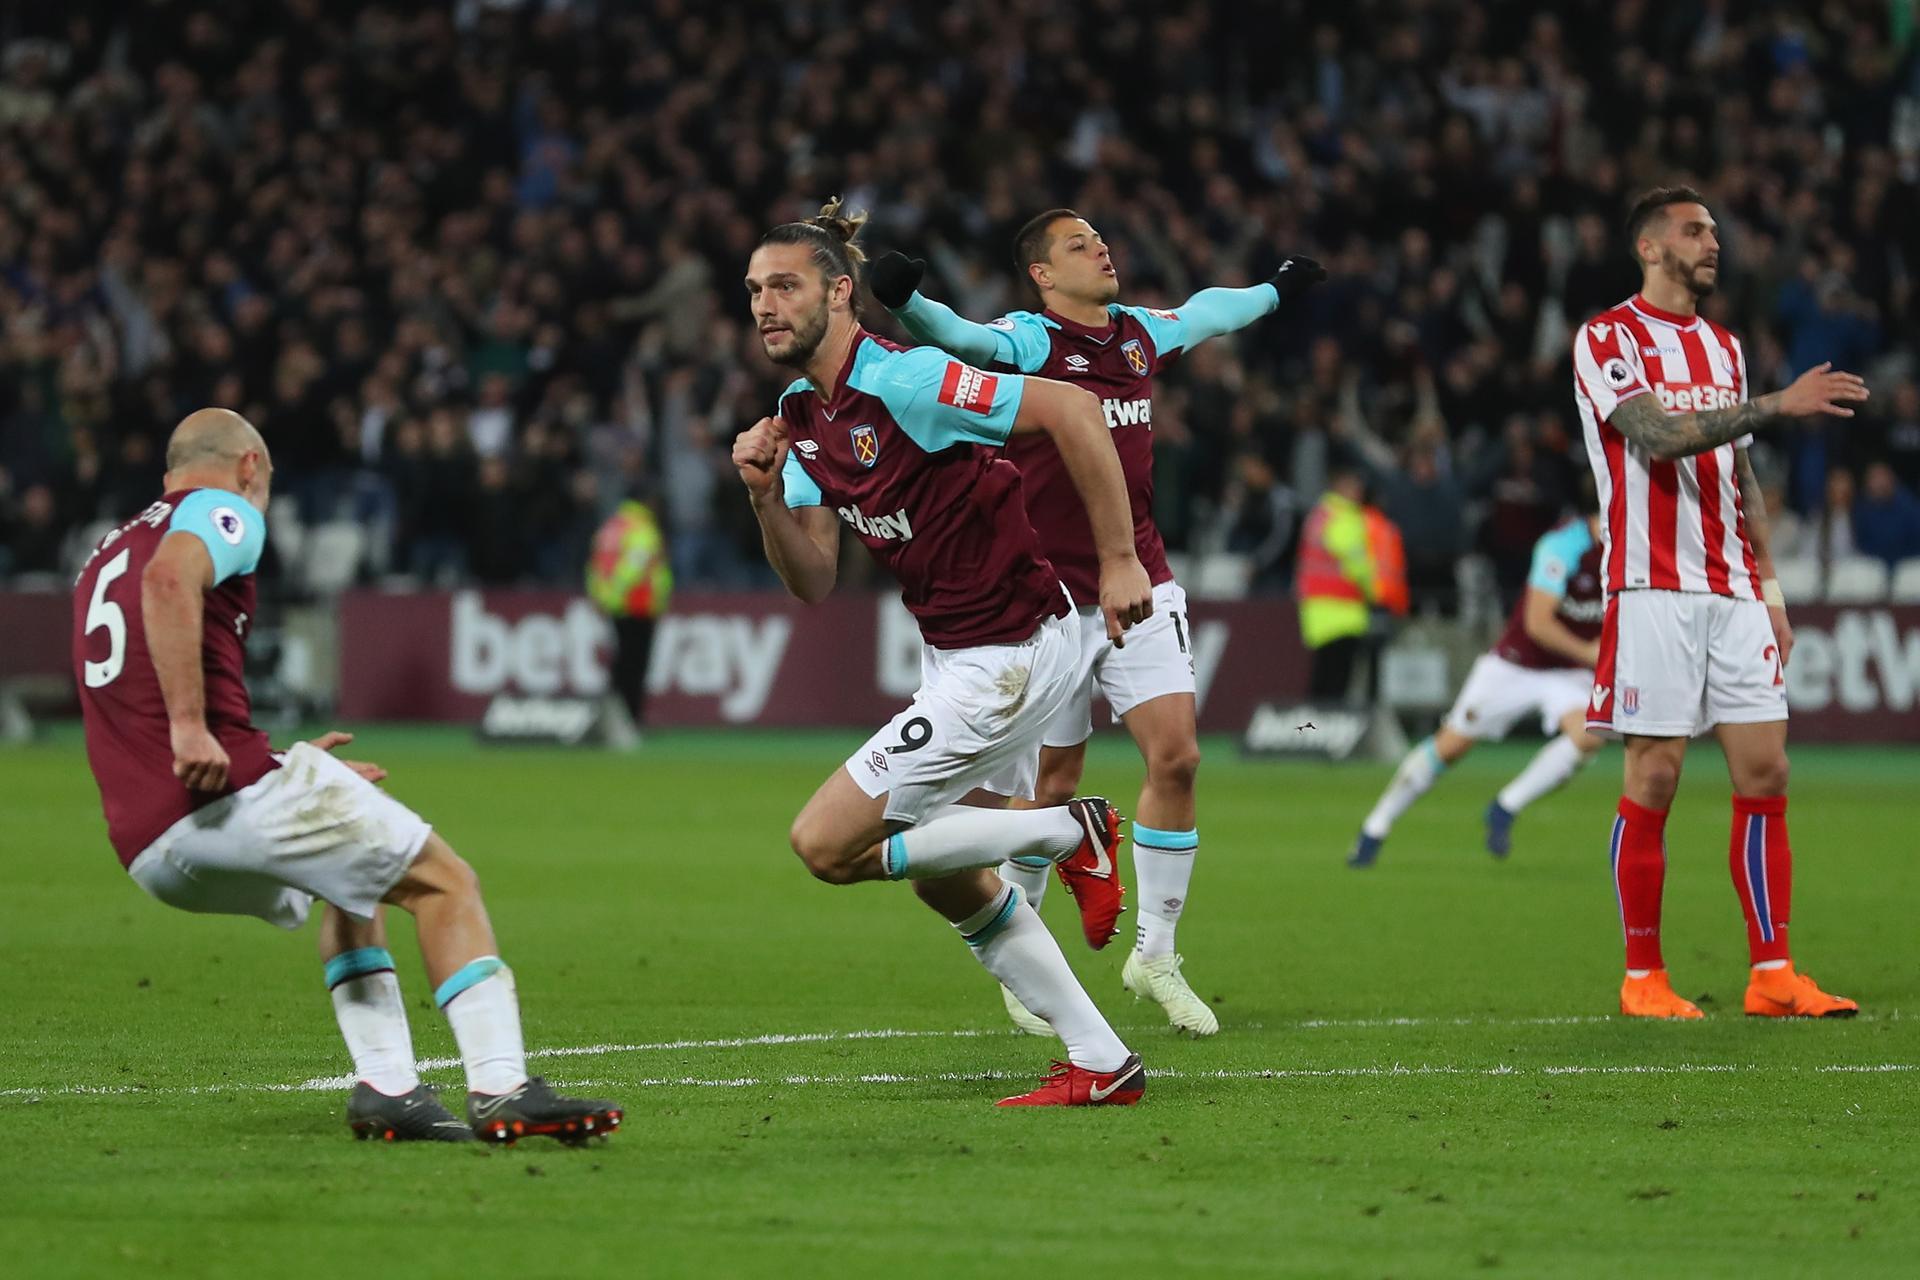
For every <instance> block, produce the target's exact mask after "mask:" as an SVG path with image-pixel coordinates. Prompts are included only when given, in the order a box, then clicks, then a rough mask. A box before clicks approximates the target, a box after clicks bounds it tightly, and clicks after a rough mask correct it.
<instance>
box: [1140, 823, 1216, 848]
mask: <svg viewBox="0 0 1920 1280" xmlns="http://www.w3.org/2000/svg"><path fill="white" fill-rule="evenodd" d="M1133 842H1134V843H1135V844H1136V845H1140V844H1144V845H1146V846H1147V847H1148V848H1150V849H1164V850H1166V851H1167V852H1169V853H1183V852H1186V851H1187V850H1189V849H1198V848H1199V847H1200V832H1199V831H1198V830H1193V831H1162V830H1160V829H1159V828H1158V827H1143V826H1141V825H1140V824H1139V823H1137V822H1136V823H1134V824H1133Z"/></svg>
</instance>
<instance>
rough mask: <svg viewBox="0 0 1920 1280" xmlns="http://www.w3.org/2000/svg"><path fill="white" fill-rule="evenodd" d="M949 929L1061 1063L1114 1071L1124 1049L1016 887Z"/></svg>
mask: <svg viewBox="0 0 1920 1280" xmlns="http://www.w3.org/2000/svg"><path fill="white" fill-rule="evenodd" d="M1033 812H1044V810H1033ZM954 928H956V929H958V930H959V931H960V936H961V937H963V938H965V939H966V940H967V946H968V947H969V948H970V949H971V950H972V951H973V954H974V955H976V956H978V957H979V959H980V963H981V964H983V965H985V966H986V968H987V972H988V973H991V974H992V975H993V976H994V977H996V978H998V979H1000V982H1001V985H1003V986H1005V987H1006V988H1007V990H1009V991H1011V992H1013V994H1014V995H1015V996H1016V997H1017V998H1018V999H1019V1001H1020V1003H1021V1004H1023V1005H1025V1006H1026V1007H1027V1009H1028V1010H1029V1011H1030V1012H1031V1013H1032V1014H1033V1015H1034V1016H1035V1017H1037V1018H1039V1019H1041V1020H1042V1021H1043V1022H1045V1023H1046V1024H1047V1025H1048V1026H1050V1027H1052V1028H1053V1032H1054V1034H1055V1035H1057V1036H1059V1037H1060V1039H1061V1041H1062V1042H1064V1043H1065V1044H1066V1046H1067V1061H1069V1062H1071V1063H1073V1064H1074V1065H1075V1066H1077V1067H1085V1068H1087V1069H1088V1070H1090V1071H1114V1070H1117V1069H1119V1067H1120V1064H1121V1063H1123V1062H1125V1061H1126V1060H1127V1046H1126V1045H1125V1044H1123V1043H1122V1042H1121V1040H1120V1037H1119V1036H1117V1035H1115V1034H1114V1033H1113V1028H1112V1027H1110V1026H1108V1025H1107V1020H1106V1019H1105V1018H1104V1017H1102V1016H1101V1015H1100V1010H1099V1009H1097V1008H1095V1007H1094V1003H1093V998H1092V997H1091V996H1089V995H1088V994H1087V992H1086V988H1084V987H1082V986H1081V985H1080V980H1079V979H1078V978H1076V977H1074V976H1073V970H1072V969H1070V968H1069V967H1068V966H1067V958H1066V956H1064V955H1062V954H1061V953H1060V944H1059V943H1057V942H1055V941H1054V940H1053V935H1052V934H1050V933H1048V932H1047V926H1046V925H1044V924H1042V923H1040V917H1039V916H1038V915H1036V914H1034V910H1033V908H1032V907H1030V906H1028V905H1027V904H1026V903H1025V902H1024V901H1022V900H1021V896H1020V888H1019V886H1017V885H1011V884H1010V885H1007V886H1006V887H1005V888H1003V889H1002V890H1001V891H1000V892H999V893H997V894H995V895H994V898H993V901H992V902H990V903H988V904H987V905H986V906H984V907H982V908H981V909H980V910H979V911H977V912H975V913H974V914H973V915H971V916H969V917H968V918H967V919H965V920H962V921H960V922H959V923H958V924H956V925H954Z"/></svg>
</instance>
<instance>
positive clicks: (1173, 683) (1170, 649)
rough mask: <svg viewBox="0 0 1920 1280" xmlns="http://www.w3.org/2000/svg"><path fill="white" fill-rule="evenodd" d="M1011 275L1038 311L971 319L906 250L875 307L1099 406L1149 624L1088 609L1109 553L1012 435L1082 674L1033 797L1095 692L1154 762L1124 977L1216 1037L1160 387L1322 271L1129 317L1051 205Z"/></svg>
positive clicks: (1078, 743) (1040, 450)
mask: <svg viewBox="0 0 1920 1280" xmlns="http://www.w3.org/2000/svg"><path fill="white" fill-rule="evenodd" d="M1014 266H1015V269H1016V270H1018V271H1019V272H1020V274H1021V276H1022V278H1023V279H1025V280H1026V282H1027V284H1028V286H1029V287H1030V288H1031V290H1032V291H1033V293H1034V295H1035V296H1036V297H1037V298H1038V299H1039V301H1040V304H1041V307H1042V310H1041V311H1039V312H1038V313H1035V312H1030V311H1016V312H1013V313H1012V314H1010V315H1006V316H1002V317H1001V318H1000V319H998V320H995V321H993V322H992V323H990V324H976V323H974V322H973V321H970V320H965V319H962V318H961V317H960V316H958V315H956V314H955V313H954V312H953V311H952V309H951V308H949V307H947V306H945V305H943V304H941V303H938V302H935V301H933V300H931V299H929V298H927V297H925V296H924V295H922V294H920V293H919V292H917V289H918V286H919V283H920V279H921V276H922V275H923V274H924V272H925V270H926V263H925V262H922V261H919V260H917V259H908V258H906V257H905V256H903V255H901V254H897V253H890V254H887V255H886V256H884V257H882V258H881V259H880V260H879V261H878V262H876V263H875V264H874V270H873V292H874V297H876V298H878V299H879V300H880V301H881V302H882V303H883V304H885V305H886V306H887V307H888V308H889V309H890V310H891V311H892V312H893V314H894V315H895V316H897V317H898V318H899V320H900V322H901V323H902V324H903V325H905V326H906V328H907V330H908V331H909V332H910V333H912V334H913V335H914V337H916V338H918V339H920V340H921V341H922V342H930V343H933V344H935V345H936V346H940V347H943V348H945V349H946V350H948V351H951V352H952V353H954V354H955V355H957V356H959V357H960V358H961V359H963V360H968V361H971V362H973V363H975V364H982V365H993V366H995V367H998V368H1005V369H1009V370H1013V371H1016V372H1019V373H1028V374H1045V375H1046V376H1048V377H1051V378H1058V379H1062V380H1067V381H1071V382H1072V383H1074V384H1076V385H1078V386H1081V387H1084V388H1086V389H1087V390H1089V391H1092V392H1093V393H1094V394H1095V395H1097V396H1099V397H1101V400H1100V403H1101V407H1102V409H1103V410H1104V411H1105V415H1106V426H1107V428H1108V429H1109V431H1110V433H1111V435H1112V437H1113V444H1114V448H1115V449H1116V450H1117V451H1118V452H1119V455H1120V463H1121V466H1122V467H1123V468H1124V469H1125V471H1126V481H1127V498H1128V501H1129V503H1130V505H1131V516H1132V529H1133V545H1134V549H1135V552H1136V554H1137V555H1138V556H1139V559H1140V562H1141V563H1142V564H1143V565H1145V566H1146V568H1147V572H1148V574H1149V575H1150V577H1151V578H1152V581H1153V617H1152V619H1150V620H1149V621H1148V622H1147V623H1145V624H1144V625H1142V626H1141V627H1140V628H1139V629H1138V630H1136V631H1133V632H1131V633H1129V635H1128V637H1127V643H1126V646H1125V647H1124V648H1122V647H1120V646H1119V645H1117V644H1109V643H1107V636H1106V634H1105V632H1106V626H1105V622H1104V619H1103V618H1102V617H1101V614H1100V611H1099V610H1098V609H1096V608H1094V607H1093V606H1092V605H1091V604H1090V603H1086V602H1089V601H1091V600H1093V598H1094V589H1095V584H1096V582H1097V581H1098V580H1099V575H1100V564H1101V557H1100V553H1099V549H1098V545H1097V543H1096V541H1095V538H1094V532H1093V528H1092V526H1091V524H1090V523H1089V521H1088V511H1087V508H1086V506H1085V505H1084V504H1083V503H1082V502H1081V501H1080V496H1079V494H1078V493H1077V492H1076V490H1075V485H1074V482H1073V478H1072V477H1071V476H1070V474H1069V471H1068V469H1067V467H1066V466H1064V465H1063V459H1062V456H1061V453H1060V451H1059V450H1058V448H1057V447H1056V443H1055V441H1054V440H1053V439H1051V438H1049V437H1047V436H1045V435H1040V434H1034V435H1024V436H1015V437H1014V438H1013V439H1011V440H1009V441H1008V442H1007V456H1008V457H1009V458H1011V459H1012V460H1013V462H1014V463H1015V465H1016V466H1018V467H1019V469H1020V486H1021V491H1022V493H1023V494H1024V495H1025V498H1026V511H1027V518H1028V520H1030V521H1031V522H1032V524H1033V527H1034V529H1035V530H1036V531H1038V533H1039V537H1040V549H1041V550H1042V551H1043V552H1044V553H1045V554H1046V556H1047V558H1048V559H1049V560H1051V561H1052V562H1053V564H1054V567H1055V568H1057V569H1058V570H1059V572H1060V579H1061V581H1062V582H1064V583H1065V584H1066V586H1067V590H1068V591H1070V592H1072V593H1073V597H1074V599H1075V600H1076V601H1078V602H1081V605H1080V609H1079V614H1078V618H1077V619H1076V622H1077V625H1078V627H1079V629H1080V636H1081V646H1082V647H1081V655H1080V667H1079V670H1078V672H1077V673H1076V675H1075V677H1074V684H1073V690H1072V693H1071V695H1070V696H1069V698H1068V699H1067V701H1066V703H1065V704H1064V705H1063V706H1061V708H1060V709H1059V711H1058V712H1057V713H1055V715H1054V716H1053V718H1052V720H1051V721H1050V722H1049V723H1048V724H1047V726H1046V731H1045V734H1044V736H1043V738H1042V743H1043V745H1042V748H1041V752H1040V780H1039V784H1038V788H1037V791H1036V796H1035V799H1034V801H1033V803H1035V804H1036V805H1057V804H1060V803H1063V802H1064V801H1065V800H1066V799H1067V798H1068V797H1069V796H1071V795H1073V793H1074V791H1075V789H1076V788H1078V787H1079V785H1080V778H1081V775H1082V773H1083V772H1084V771H1085V768H1086V759H1087V739H1088V737H1090V736H1091V735H1092V733H1093V690H1094V686H1095V685H1096V684H1097V685H1098V686H1099V688H1100V693H1101V696H1102V697H1104V698H1105V699H1106V702H1107V705H1108V707H1109V708H1111V710H1112V712H1113V715H1114V716H1115V718H1117V719H1118V720H1120V721H1121V722H1122V723H1124V724H1125V725H1126V727H1127V732H1129V733H1130V734H1132V735H1133V740H1134V742H1135V744H1137V745H1138V747H1139V748H1140V754H1141V756H1142V757H1143V758H1144V759H1145V761H1146V780H1145V782H1144V783H1143V785H1142V786H1141V789H1140V807H1139V809H1138V810H1137V811H1136V814H1135V818H1136V820H1135V822H1134V826H1133V866H1134V877H1135V880H1136V882H1137V884H1138V885H1139V892H1140V918H1139V924H1138V926H1137V927H1136V929H1135V936H1134V947H1133V950H1132V952H1130V953H1129V954H1128V956H1127V962H1126V965H1125V967H1124V968H1123V969H1122V971H1121V981H1122V982H1123V983H1124V984H1125V985H1126V987H1127V989H1128V990H1130V991H1132V992H1133V993H1134V994H1135V996H1136V997H1138V996H1149V997H1151V998H1152V999H1153V1000H1154V1001H1155V1002H1157V1003H1158V1004H1159V1005H1160V1007H1161V1008H1162V1009H1164V1010H1166V1013H1167V1018H1168V1020H1169V1021H1170V1022H1171V1023H1172V1024H1173V1025H1174V1026H1175V1027H1178V1028H1180V1029H1182V1030H1184V1031H1187V1032H1189V1033H1191V1034H1193V1035H1196V1036H1209V1035H1212V1034H1213V1033H1214V1032H1216V1031H1218V1030H1219V1029H1220V1020H1219V1019H1218V1018H1217V1017H1216V1016H1215V1015H1214V1012H1213V1010H1212V1009H1211V1008H1210V1007H1208V1005H1207V1003H1206V1002H1205V1001H1204V1000H1202V999H1200V997H1199V996H1197V995H1195V994H1194V991H1193V988H1192V987H1191V986H1189V985H1188V983H1187V980H1186V978H1185V977H1184V976H1183V975H1182V973H1181V971H1180V969H1181V957H1180V955H1179V954H1178V953H1177V952H1176V951H1175V950H1174V929H1175V925H1176V924H1177V923H1178V921H1179V919H1180V913H1181V911H1182V909H1183V908H1184V907H1185V906H1186V902H1187V888H1188V883H1189V881H1190V880H1191V878H1192V875H1193V862H1194V857H1195V854H1196V853H1197V851H1198V849H1199V847H1200V834H1199V831H1198V827H1197V823H1196V820H1195V810H1194V775H1195V773H1196V771H1197V770H1198V769H1199V766H1200V744H1199V739H1198V735H1197V731H1196V729H1195V722H1194V717H1195V710H1194V672H1193V655H1192V653H1191V652H1190V648H1191V644H1190V628H1189V627H1188V624H1187V598H1186V593H1185V592H1184V591H1182V590H1181V589H1180V584H1179V583H1177V582H1175V581H1174V580H1173V573H1172V571H1171V570H1170V569H1169V568H1168V567H1167V555H1166V548H1165V547H1164V546H1163V545H1162V544H1161V541H1160V531H1159V530H1158V529H1157V528H1155V527H1154V523H1153V379H1154V377H1155V376H1156V375H1157V374H1158V373H1159V372H1160V371H1161V370H1162V369H1165V368H1167V367H1168V366H1170V365H1171V364H1172V363H1173V362H1174V361H1175V360H1177V359H1178V358H1179V357H1180V355H1181V353H1182V352H1185V351H1187V350H1189V349H1190V348H1192V347H1194V346H1197V345H1198V344H1200V343H1202V342H1204V341H1206V340H1207V339H1208V338H1211V337H1215V336H1217V335H1219V334H1223V333H1231V332H1233V331H1234V330H1236V329H1241V328H1244V327H1246V326H1247V325H1249V324H1252V323H1253V322H1254V321H1255V320H1258V319H1259V318H1260V317H1262V316H1264V315H1267V314H1268V313H1270V312H1272V311H1273V310H1274V309H1275V308H1276V307H1278V306H1279V305H1280V303H1281V302H1282V301H1284V300H1285V299H1286V298H1288V297H1290V296H1292V295H1293V294H1295V293H1298V292H1300V291H1302V290H1304V289H1307V288H1309V287H1311V286H1312V285H1314V284H1315V283H1317V282H1319V281H1321V280H1324V279H1325V278H1326V272H1325V271H1324V270H1322V269H1321V267H1320V265H1319V264H1318V263H1316V262H1314V261H1313V260H1312V259H1310V258H1297V257H1296V258H1288V259H1287V260H1286V261H1284V262H1283V263H1281V264H1280V269H1279V271H1278V272H1276V273H1275V274H1274V277H1273V279H1272V280H1270V281H1268V282H1266V283H1264V284H1258V285H1254V286H1253V287H1252V288H1248V289H1204V290H1202V291H1201V292H1199V293H1197V294H1195V295H1194V296H1193V297H1191V298H1189V299H1187V301H1186V303H1185V304H1184V305H1182V306H1180V307H1179V308H1177V309H1175V310H1172V311H1161V310H1153V309H1150V308H1146V307H1128V306H1121V305H1120V304H1118V303H1116V302H1115V301H1114V298H1115V297H1116V296H1118V294H1119V290H1120V281H1119V277H1118V275H1117V274H1116V273H1115V271H1114V267H1113V257H1112V254H1111V253H1110V252H1109V251H1108V248H1107V244H1106V241H1104V240H1102V239H1101V238H1100V233H1099V232H1098V231H1096V230H1094V229H1093V227H1092V226H1091V225H1089V224H1088V222H1087V221H1086V219H1084V218H1082V217H1080V215H1078V214H1077V213H1075V212H1073V210H1071V209H1049V210H1048V211H1047V212H1045V213H1042V214H1040V215H1039V216H1038V217H1036V218H1034V219H1033V220H1032V221H1030V222H1028V223H1027V225H1026V226H1025V227H1023V228H1021V230H1020V233H1019V235H1018V236H1017V237H1016V238H1015V240H1014ZM1001 874H1002V875H1004V876H1005V877H1006V878H1007V879H1009V880H1011V881H1013V882H1014V883H1016V884H1018V885H1020V886H1021V888H1022V889H1024V890H1025V891H1026V893H1027V896H1028V899H1029V901H1030V902H1032V903H1033V905H1035V906H1038V905H1039V904H1040V898H1041V895H1042V893H1043V892H1044V891H1045V889H1046V875H1045V872H1044V870H1043V869H1038V868H1032V867H1025V866H1022V865H1021V864H1019V863H1017V862H1010V863H1008V864H1007V865H1006V866H1005V867H1004V868H1003V869H1002V872H1001ZM1088 941H1089V942H1090V943H1092V945H1093V946H1094V947H1095V948H1096V949H1097V948H1099V947H1103V946H1105V945H1106V941H1107V940H1106V939H1104V938H1099V939H1095V938H1093V937H1091V936H1090V937H1089V939H1088ZM1003 996H1004V998H1005V1001H1006V1006H1007V1013H1008V1015H1009V1016H1010V1017H1011V1018H1012V1019H1013V1021H1014V1024H1015V1025H1016V1026H1018V1027H1020V1028H1021V1029H1022V1030H1024V1031H1030V1032H1033V1033H1035V1034H1038V1035H1045V1034H1046V1031H1047V1029H1046V1026H1045V1024H1044V1023H1043V1022H1041V1021H1040V1020H1039V1019H1037V1018H1035V1017H1033V1016H1032V1014H1031V1013H1029V1012H1028V1011H1027V1010H1026V1009H1024V1008H1022V1007H1021V1004H1020V1001H1019V1000H1018V998H1017V997H1016V996H1015V994H1014V992H1012V991H1011V990H1003Z"/></svg>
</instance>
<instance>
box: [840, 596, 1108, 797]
mask: <svg viewBox="0 0 1920 1280" xmlns="http://www.w3.org/2000/svg"><path fill="white" fill-rule="evenodd" d="M1079 664H1080V630H1079V625H1078V623H1077V620H1076V619H1075V618H1074V616H1073V614H1071V613H1069V614H1067V615H1066V616H1064V617H1060V618H1049V619H1047V620H1046V621H1045V622H1043V623H1041V624H1040V627H1039V629H1038V630H1036V631H1035V632H1034V633H1033V634H1032V635H1031V636H1029V637H1027V639H1025V640H1023V641H1021V642H1020V643H1018V644H993V645H981V646H979V647H977V648H973V649H935V648H933V647H931V646H923V647H922V648H921V651H920V690H919V692H918V693H916V694H914V695H913V701H912V702H911V703H910V704H909V705H908V706H907V708H906V710H904V711H902V712H901V713H900V714H899V715H897V716H895V717H894V718H893V719H892V721H890V722H889V723H888V725H887V727H886V728H884V729H882V730H881V731H880V732H878V733H876V734H874V735H873V737H871V738H869V739H867V741H866V745H864V746H862V747H861V748H860V749H859V750H858V751H856V752H854V753H853V755H851V756H849V757H848V758H847V766H846V767H847V772H848V773H850V774H852V775H853V780H854V781H855V782H857V783H859V784H860V789H861V790H862V791H864V792H866V793H867V794H868V795H869V796H873V797H876V798H877V797H879V796H883V795H884V796H886V797H887V809H886V818H887V821H889V822H904V823H907V824H909V825H912V824H915V823H918V822H920V821H922V820H924V819H925V818H926V817H927V816H928V815H930V814H932V813H933V812H934V811H935V810H937V809H940V808H943V807H945V806H946V805H950V804H956V803H958V802H959V801H960V800H961V799H962V798H964V797H965V796H966V795H967V793H968V792H970V791H973V790H976V789H985V790H988V791H992V792H995V793H996V794H998V795H1003V796H1020V797H1025V798H1031V797H1032V796H1033V784H1034V780H1035V777H1036V776H1037V774H1038V771H1039V763H1040V736H1041V733H1042V731H1043V730H1044V729H1045V728H1046V725H1047V722H1048V721H1049V720H1051V719H1052V718H1053V716H1054V715H1055V714H1056V713H1057V712H1058V711H1059V709H1060V706H1061V704H1062V703H1064V702H1065V701H1066V700H1067V697H1068V695H1069V694H1071V693H1072V692H1073V681H1074V676H1075V674H1076V673H1077V671H1078V669H1079Z"/></svg>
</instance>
